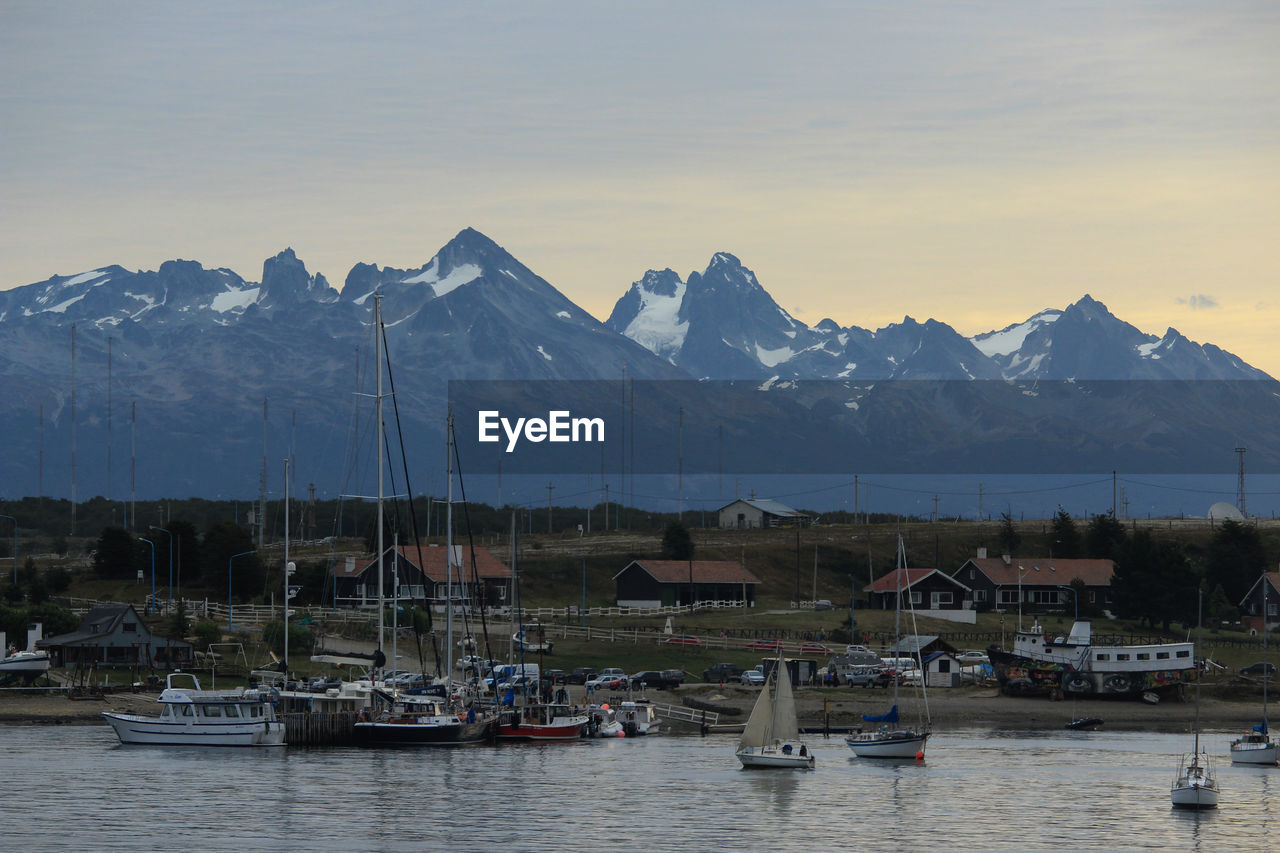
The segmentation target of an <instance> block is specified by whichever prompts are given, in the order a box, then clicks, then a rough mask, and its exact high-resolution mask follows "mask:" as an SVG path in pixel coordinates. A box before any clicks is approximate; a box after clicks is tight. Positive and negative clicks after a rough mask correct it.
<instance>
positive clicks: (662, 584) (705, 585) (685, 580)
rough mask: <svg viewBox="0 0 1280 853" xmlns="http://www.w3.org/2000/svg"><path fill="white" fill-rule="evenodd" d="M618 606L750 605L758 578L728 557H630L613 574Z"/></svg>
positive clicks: (753, 600)
mask: <svg viewBox="0 0 1280 853" xmlns="http://www.w3.org/2000/svg"><path fill="white" fill-rule="evenodd" d="M613 579H614V581H615V582H616V583H617V585H618V587H617V595H618V606H619V607H661V606H664V605H673V604H693V603H695V602H699V601H733V602H746V603H747V605H748V606H751V605H754V604H755V600H756V585H757V584H759V583H760V578H758V577H756V576H755V575H753V574H752V573H751V572H749V571H747V569H746V568H745V567H744V566H743V565H742V564H741V563H735V562H734V561H732V560H632V561H631V562H630V563H628V564H627V567H626V568H625V569H623V570H622V571H620V572H618V573H617V574H616V575H614V576H613Z"/></svg>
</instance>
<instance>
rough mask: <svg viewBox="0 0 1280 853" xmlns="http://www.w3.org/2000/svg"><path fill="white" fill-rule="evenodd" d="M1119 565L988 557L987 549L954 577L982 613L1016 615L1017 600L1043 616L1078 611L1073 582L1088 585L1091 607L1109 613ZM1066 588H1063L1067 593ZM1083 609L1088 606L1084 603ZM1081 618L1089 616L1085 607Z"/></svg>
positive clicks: (980, 550) (961, 568)
mask: <svg viewBox="0 0 1280 853" xmlns="http://www.w3.org/2000/svg"><path fill="white" fill-rule="evenodd" d="M1115 570H1116V565H1115V563H1114V562H1112V561H1111V560H1097V559H1060V558H1058V557H1054V558H1053V559H1049V558H1047V557H1011V556H1003V557H988V556H987V549H986V548H979V549H978V556H976V557H971V558H970V559H968V560H966V561H965V563H964V565H962V566H961V567H960V568H959V569H957V570H956V571H955V573H954V574H952V577H953V578H955V579H956V580H958V581H960V582H961V583H964V584H966V585H968V587H969V588H970V589H972V590H973V606H974V607H975V608H977V609H978V610H986V609H990V608H995V609H997V610H1016V609H1017V608H1018V600H1019V595H1021V600H1022V604H1023V606H1028V605H1030V606H1032V607H1035V608H1038V609H1040V610H1066V609H1068V608H1071V609H1072V610H1074V609H1075V604H1076V602H1075V600H1074V598H1073V596H1072V590H1071V588H1070V587H1071V582H1072V581H1073V580H1075V579H1076V578H1080V579H1081V580H1082V581H1084V588H1085V594H1086V595H1087V597H1088V604H1089V605H1092V606H1093V607H1096V608H1101V609H1104V610H1105V609H1108V608H1110V607H1111V606H1112V602H1113V599H1112V593H1111V577H1112V576H1113V575H1114V574H1115ZM1064 587H1065V588H1064ZM1080 604H1081V605H1084V604H1085V600H1084V599H1081V601H1080ZM1080 610H1081V612H1087V610H1086V608H1085V607H1083V606H1082V607H1081V608H1080Z"/></svg>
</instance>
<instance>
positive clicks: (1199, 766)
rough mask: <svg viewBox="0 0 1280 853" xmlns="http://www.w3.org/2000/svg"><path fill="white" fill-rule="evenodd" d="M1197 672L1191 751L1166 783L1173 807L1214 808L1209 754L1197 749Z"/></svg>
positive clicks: (1214, 780)
mask: <svg viewBox="0 0 1280 853" xmlns="http://www.w3.org/2000/svg"><path fill="white" fill-rule="evenodd" d="M1196 645H1197V646H1199V645H1200V613H1199V605H1197V612H1196ZM1200 672H1201V668H1200V666H1199V664H1197V667H1196V719H1195V743H1194V746H1193V747H1192V751H1191V752H1190V753H1187V754H1185V755H1183V756H1182V758H1181V759H1180V760H1179V762H1178V773H1177V775H1176V776H1174V779H1173V784H1172V785H1170V786H1169V799H1170V801H1171V802H1172V803H1173V807H1174V808H1175V809H1216V808H1217V807H1218V779H1217V777H1216V776H1215V775H1214V772H1213V764H1212V762H1210V760H1209V756H1208V755H1207V754H1206V753H1204V752H1201V751H1200Z"/></svg>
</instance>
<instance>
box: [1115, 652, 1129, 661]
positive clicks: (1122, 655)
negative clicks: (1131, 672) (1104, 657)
mask: <svg viewBox="0 0 1280 853" xmlns="http://www.w3.org/2000/svg"><path fill="white" fill-rule="evenodd" d="M1128 659H1129V653H1128V652H1117V653H1116V660H1128Z"/></svg>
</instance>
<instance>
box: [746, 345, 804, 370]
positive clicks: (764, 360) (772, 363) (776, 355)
mask: <svg viewBox="0 0 1280 853" xmlns="http://www.w3.org/2000/svg"><path fill="white" fill-rule="evenodd" d="M794 355H795V352H794V351H793V350H792V349H791V347H778V348H777V349H765V348H764V347H762V346H760V344H756V360H757V361H759V362H760V363H761V364H763V365H764V366H765V367H777V366H778V365H779V364H782V362H784V361H786V360H787V359H789V358H791V357H792V356H794Z"/></svg>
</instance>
